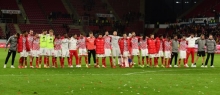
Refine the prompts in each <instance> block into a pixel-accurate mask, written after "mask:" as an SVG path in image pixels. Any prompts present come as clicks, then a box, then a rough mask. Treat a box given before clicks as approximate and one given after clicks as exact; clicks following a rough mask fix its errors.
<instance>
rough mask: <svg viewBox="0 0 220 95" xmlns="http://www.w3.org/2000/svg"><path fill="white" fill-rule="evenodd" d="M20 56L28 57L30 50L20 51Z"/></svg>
mask: <svg viewBox="0 0 220 95" xmlns="http://www.w3.org/2000/svg"><path fill="white" fill-rule="evenodd" d="M20 57H28V52H27V51H26V50H23V51H22V52H21V53H20Z"/></svg>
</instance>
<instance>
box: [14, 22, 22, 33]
mask: <svg viewBox="0 0 220 95" xmlns="http://www.w3.org/2000/svg"><path fill="white" fill-rule="evenodd" d="M14 28H15V31H16V32H17V33H21V30H20V28H19V26H18V24H14Z"/></svg>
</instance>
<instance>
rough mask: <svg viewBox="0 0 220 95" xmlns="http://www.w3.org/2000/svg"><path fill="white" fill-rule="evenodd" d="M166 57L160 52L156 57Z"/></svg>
mask: <svg viewBox="0 0 220 95" xmlns="http://www.w3.org/2000/svg"><path fill="white" fill-rule="evenodd" d="M163 56H164V55H163V51H159V52H158V53H157V54H156V55H155V57H163Z"/></svg>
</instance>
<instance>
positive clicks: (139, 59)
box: [132, 56, 141, 65]
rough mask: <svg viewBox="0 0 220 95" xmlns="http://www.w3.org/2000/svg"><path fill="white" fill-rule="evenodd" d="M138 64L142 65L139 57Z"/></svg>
mask: <svg viewBox="0 0 220 95" xmlns="http://www.w3.org/2000/svg"><path fill="white" fill-rule="evenodd" d="M132 60H133V59H132ZM138 64H139V65H140V64H141V62H140V57H139V56H138Z"/></svg>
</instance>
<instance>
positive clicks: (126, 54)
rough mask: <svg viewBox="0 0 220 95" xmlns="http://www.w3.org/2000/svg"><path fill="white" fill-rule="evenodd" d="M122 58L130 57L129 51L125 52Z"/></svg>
mask: <svg viewBox="0 0 220 95" xmlns="http://www.w3.org/2000/svg"><path fill="white" fill-rule="evenodd" d="M122 56H123V57H128V56H130V54H129V51H124V52H123V55H122Z"/></svg>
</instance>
